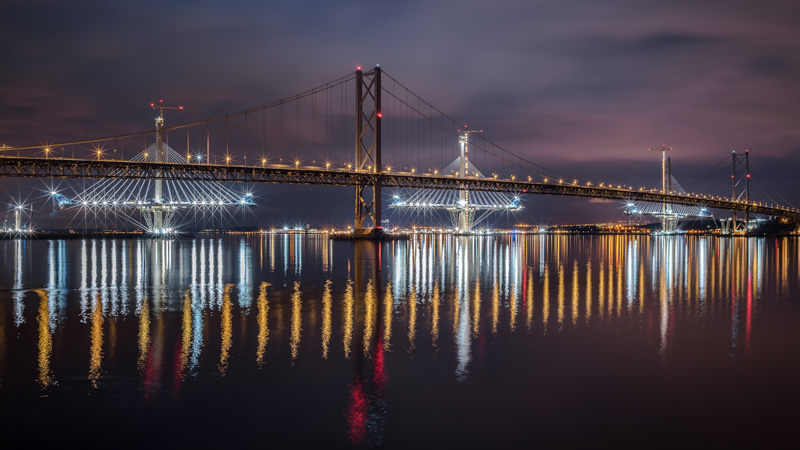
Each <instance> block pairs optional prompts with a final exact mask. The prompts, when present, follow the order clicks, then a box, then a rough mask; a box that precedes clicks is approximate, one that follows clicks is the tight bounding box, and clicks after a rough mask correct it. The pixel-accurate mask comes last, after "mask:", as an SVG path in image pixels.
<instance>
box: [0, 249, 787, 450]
mask: <svg viewBox="0 0 800 450" xmlns="http://www.w3.org/2000/svg"><path fill="white" fill-rule="evenodd" d="M798 255H800V240H797V239H755V238H754V239H749V240H746V239H736V240H725V239H718V238H688V237H674V238H673V237H659V238H655V237H642V236H637V237H625V236H610V237H572V236H560V237H559V236H549V237H544V236H541V237H540V236H528V237H516V238H514V237H497V238H493V237H490V238H477V237H439V236H422V237H418V238H417V239H415V240H412V241H409V242H392V243H386V244H382V245H378V244H372V243H355V244H354V243H350V242H330V241H327V240H326V239H324V238H322V237H314V236H302V235H296V236H289V235H283V236H264V237H261V236H257V237H253V236H250V237H240V236H221V237H217V236H212V237H208V236H207V237H205V238H198V239H196V240H182V241H166V242H158V241H143V240H142V241H139V240H101V239H98V240H84V241H80V240H76V241H31V242H25V241H3V242H0V264H2V273H0V414H2V415H0V421H1V422H0V423H2V425H0V430H2V440H3V442H4V448H11V447H7V445H12V446H21V445H25V446H43V445H58V446H64V445H65V444H68V443H71V442H76V443H79V444H81V445H83V446H87V447H94V446H104V447H110V446H113V447H145V446H148V447H167V446H177V447H201V448H206V447H265V446H269V447H347V446H364V447H370V446H381V445H383V446H389V447H402V448H407V447H435V446H442V447H455V446H461V447H476V446H487V447H488V446H492V447H498V446H514V447H521V446H525V447H577V446H581V447H588V446H593V447H595V446H616V447H637V448H642V447H666V446H677V445H681V446H691V447H694V446H698V445H702V444H715V445H723V444H727V445H733V446H737V447H738V446H766V445H775V444H778V443H782V444H785V443H790V442H794V441H796V440H797V438H796V432H795V427H796V425H797V423H798V419H800V412H799V411H798V405H799V404H800V402H799V401H800V382H799V381H798V375H800V327H799V326H798V325H800V300H798V293H800V285H799V284H798V281H799V280H800V264H799V263H798ZM792 445H793V444H792Z"/></svg>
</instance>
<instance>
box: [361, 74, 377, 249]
mask: <svg viewBox="0 0 800 450" xmlns="http://www.w3.org/2000/svg"><path fill="white" fill-rule="evenodd" d="M381 119H382V114H381V68H380V66H377V67H375V69H373V70H371V71H369V72H366V73H363V72H362V71H361V68H359V69H358V70H357V71H356V155H355V156H356V158H355V170H356V171H357V172H366V173H372V174H374V175H375V176H374V178H372V182H371V183H370V184H368V185H357V186H356V198H355V223H354V225H355V227H354V228H355V233H356V234H357V235H360V236H364V237H365V238H369V237H376V238H377V237H380V236H379V235H380V234H382V230H381V172H382V170H383V167H382V165H381Z"/></svg>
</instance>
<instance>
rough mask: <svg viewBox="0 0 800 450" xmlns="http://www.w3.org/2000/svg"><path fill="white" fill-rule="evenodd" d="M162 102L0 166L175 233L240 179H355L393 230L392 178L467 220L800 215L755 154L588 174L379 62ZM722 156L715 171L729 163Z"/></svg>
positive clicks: (57, 196) (6, 158)
mask: <svg viewBox="0 0 800 450" xmlns="http://www.w3.org/2000/svg"><path fill="white" fill-rule="evenodd" d="M151 106H152V107H153V108H155V109H158V110H159V112H160V114H159V116H158V117H157V118H156V129H155V130H148V131H143V132H140V133H134V134H126V135H118V136H111V137H105V138H99V139H89V140H73V141H69V142H60V143H45V144H41V143H40V144H37V145H21V146H9V147H5V146H4V147H0V177H38V178H51V179H59V178H73V179H84V180H94V181H92V182H93V183H94V184H91V185H90V187H89V188H84V189H83V190H80V191H76V192H75V194H74V195H65V194H64V193H62V192H56V191H52V192H49V193H48V194H50V195H52V196H53V197H54V202H57V203H58V204H59V206H60V207H62V208H79V209H84V210H85V211H88V210H89V209H90V208H94V209H95V210H97V209H102V210H104V211H114V213H115V214H116V213H121V214H124V215H125V217H127V218H129V219H130V220H132V221H135V218H133V216H134V214H136V213H138V214H140V215H141V216H142V217H143V218H144V221H145V222H146V224H145V225H144V228H146V229H147V230H148V231H150V232H152V233H170V232H173V230H174V229H175V227H176V222H175V221H174V220H173V217H174V215H175V214H179V215H180V214H184V215H185V214H191V213H194V215H195V217H196V215H197V214H198V211H199V212H200V214H201V215H202V214H207V213H208V211H213V210H223V209H229V208H241V207H248V206H251V205H253V204H254V200H253V198H252V194H251V193H249V192H247V191H246V190H245V191H243V192H242V193H238V194H237V193H235V192H234V191H233V190H232V189H231V188H230V187H229V186H230V183H245V184H255V183H279V184H307V185H324V186H349V187H354V188H355V202H354V216H355V217H354V227H353V228H354V232H355V233H356V234H360V235H363V236H364V237H370V236H373V235H374V234H375V233H381V232H382V231H381V224H382V220H381V218H382V209H383V193H382V189H384V188H387V189H392V195H391V198H392V200H391V203H390V205H389V207H390V208H393V209H395V210H398V211H401V212H403V211H405V212H408V211H416V212H417V213H418V212H419V211H433V210H447V211H448V212H449V213H450V217H451V220H452V222H453V225H454V227H455V228H456V229H457V230H459V231H462V232H469V231H470V230H471V229H472V228H473V227H474V226H475V225H476V224H477V223H479V222H480V221H481V220H483V219H484V218H486V217H487V216H488V215H491V214H494V213H497V212H514V211H518V210H520V209H521V208H522V206H521V203H520V200H521V198H522V197H523V196H526V195H559V196H570V197H585V198H598V199H611V200H618V201H620V202H623V203H624V204H625V205H627V207H626V214H648V215H651V216H653V217H656V218H658V219H659V220H660V221H661V223H662V229H663V231H665V232H672V231H674V230H675V224H676V223H677V221H678V220H679V219H680V218H683V217H692V216H699V217H704V216H708V215H710V212H709V211H710V210H711V209H722V210H728V211H731V212H732V214H733V215H732V218H731V221H729V222H728V227H726V230H728V231H733V232H735V231H737V229H739V228H740V227H741V226H743V225H745V226H746V224H747V223H748V222H749V215H750V214H758V215H765V216H777V217H786V218H789V219H793V220H798V219H800V210H798V209H796V208H793V207H791V206H787V205H780V204H778V203H777V202H775V201H774V200H772V198H771V197H768V199H766V201H765V199H761V200H756V199H754V198H751V194H750V192H751V190H750V167H749V154H746V153H745V154H740V155H737V154H736V153H734V154H733V159H732V161H733V164H732V166H733V173H734V175H733V190H732V194H731V196H730V197H728V196H721V195H713V194H711V193H698V192H687V191H686V190H684V189H683V188H682V187H681V186H680V184H679V183H678V182H677V180H675V178H674V176H673V175H672V173H671V170H669V167H670V165H669V158H667V157H666V151H667V150H669V149H667V148H666V147H664V148H662V149H657V150H661V152H662V185H661V187H660V188H658V187H656V188H647V187H644V186H642V187H634V186H629V185H622V184H614V183H606V182H592V181H589V180H580V179H577V178H573V177H569V176H566V175H564V174H562V173H559V172H556V171H552V170H549V169H546V168H544V167H542V166H540V165H538V164H536V163H534V162H532V161H530V160H528V159H526V158H523V157H521V156H518V155H516V154H514V153H512V152H510V151H508V150H506V149H504V148H502V147H500V146H498V145H496V144H494V143H493V142H491V141H489V140H488V139H486V138H485V137H483V136H482V134H481V133H480V132H478V131H477V130H472V129H469V128H467V127H466V126H465V125H462V124H461V123H459V122H457V121H456V120H454V119H452V118H451V117H450V116H448V115H447V114H445V113H443V112H442V111H440V110H439V109H437V108H435V107H434V106H433V105H431V104H430V103H428V102H427V101H425V100H423V99H422V98H421V97H420V96H418V95H417V94H415V93H414V92H412V91H411V90H409V89H408V88H407V87H405V86H404V85H403V84H402V83H400V82H399V81H397V80H396V79H395V78H393V77H391V76H390V75H388V74H386V73H385V72H384V71H383V70H382V69H381V68H380V67H375V68H374V69H372V70H369V71H366V72H365V71H362V70H361V68H359V69H358V70H357V71H356V72H355V73H352V74H348V75H346V76H344V77H341V78H339V79H337V80H335V81H333V82H330V83H326V84H324V85H322V86H319V87H316V88H314V89H310V90H308V91H305V92H303V93H300V94H297V95H294V96H292V97H288V98H285V99H281V100H278V101H275V102H272V103H268V104H265V105H262V106H259V107H256V108H251V109H247V110H244V111H239V112H236V113H233V114H227V115H224V116H219V117H215V118H212V119H207V120H203V121H197V122H192V123H186V124H183V125H178V126H172V127H166V126H165V123H164V115H163V113H164V110H166V109H181V110H182V109H183V108H182V107H180V108H170V107H166V106H163V103H159V104H155V103H154V104H151ZM170 135H172V136H173V146H172V147H171V146H170V144H169V137H170ZM153 140H155V142H153V143H152V144H151V143H150V142H152V141H153ZM176 142H177V144H176ZM179 147H183V148H182V149H181V148H179ZM126 148H127V152H128V154H129V155H130V157H129V158H127V159H126V158H125V152H126ZM131 149H133V150H131ZM353 149H354V150H355V151H354V152H353ZM14 152H16V155H14V156H10V155H12V154H13V153H14ZM248 157H249V159H248ZM727 158H729V157H726V160H727ZM743 158H745V159H744V160H743ZM723 161H725V160H723ZM717 166H720V165H719V164H718V165H717ZM717 166H715V168H712V169H713V170H716V168H717ZM721 167H722V169H719V170H717V171H716V172H713V170H712V172H713V173H712V175H714V174H719V173H723V172H724V171H725V170H726V169H727V166H721ZM737 167H739V168H740V169H739V172H738V176H737V172H736V168H737ZM706 178H707V177H706ZM728 186H730V185H728ZM18 209H21V208H19V207H18ZM741 214H744V215H745V217H744V218H742V217H741V216H740V215H741ZM19 217H20V214H19V213H17V229H18V228H19ZM138 223H140V222H138Z"/></svg>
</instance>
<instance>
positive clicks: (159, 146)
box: [151, 117, 165, 232]
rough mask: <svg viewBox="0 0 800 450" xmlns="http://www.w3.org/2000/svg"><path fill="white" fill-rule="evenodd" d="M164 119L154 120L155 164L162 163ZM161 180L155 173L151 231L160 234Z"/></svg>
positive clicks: (161, 226)
mask: <svg viewBox="0 0 800 450" xmlns="http://www.w3.org/2000/svg"><path fill="white" fill-rule="evenodd" d="M163 130H164V118H163V117H157V118H156V162H164V161H165V158H164V141H163V139H164V131H163ZM162 183H163V180H162V179H161V172H160V171H158V172H156V179H155V182H154V183H153V184H154V185H155V195H154V199H153V200H154V203H155V207H154V208H153V230H151V231H155V232H160V231H161V229H162V228H164V216H163V213H162V211H161V208H159V207H158V205H160V204H161V199H162V197H163V195H164V194H163V187H162Z"/></svg>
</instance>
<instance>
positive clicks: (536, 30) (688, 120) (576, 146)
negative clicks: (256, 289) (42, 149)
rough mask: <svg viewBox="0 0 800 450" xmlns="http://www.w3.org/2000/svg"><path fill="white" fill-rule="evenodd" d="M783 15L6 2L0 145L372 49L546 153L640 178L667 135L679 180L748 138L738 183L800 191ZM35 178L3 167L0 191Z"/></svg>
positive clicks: (566, 165) (540, 7)
mask: <svg viewBox="0 0 800 450" xmlns="http://www.w3.org/2000/svg"><path fill="white" fill-rule="evenodd" d="M798 23H800V3H798V2H796V1H760V2H753V1H750V2H742V1H703V2H697V1H662V2H653V1H608V2H597V1H591V0H583V1H570V2H552V1H551V2H537V1H516V2H513V1H492V2H472V1H459V2H429V1H403V2H374V1H373V2H360V1H359V2H348V1H340V2H319V1H317V2H261V1H258V2H256V1H253V2H219V3H214V2H198V1H191V2H189V1H184V2H178V1H174V2H149V1H137V2H113V4H112V2H89V1H74V2H61V1H59V2H56V1H30V0H28V1H14V0H6V1H4V2H3V3H2V6H0V54H2V56H3V57H2V70H0V144H6V145H24V144H35V143H39V142H45V141H47V142H53V141H68V140H73V139H85V138H92V137H97V136H107V135H115V134H122V133H128V132H137V131H142V130H146V129H149V128H152V127H153V117H154V112H153V111H152V110H150V109H149V108H148V105H149V104H150V102H153V101H157V100H158V99H164V100H165V102H169V103H172V104H181V105H185V106H186V111H185V112H182V113H181V115H180V116H179V117H178V118H175V119H171V120H173V122H171V124H173V125H177V124H179V123H184V122H187V121H197V120H202V119H206V118H209V117H213V116H217V115H221V114H226V113H230V112H235V111H238V110H242V109H245V108H249V107H254V106H257V105H261V104H264V103H266V102H270V101H273V100H276V99H279V98H283V97H287V96H290V95H292V94H296V93H299V92H301V91H303V90H305V89H308V88H310V87H314V86H317V85H319V84H322V83H325V82H328V81H331V80H333V79H336V78H338V77H340V76H342V75H345V74H347V73H348V72H352V71H353V70H354V69H355V67H356V66H357V65H363V66H365V67H373V66H374V65H375V64H380V65H381V67H382V68H384V69H385V70H386V71H387V72H388V73H390V74H391V75H392V76H394V77H395V78H397V79H398V80H401V81H402V82H403V83H404V84H405V85H406V86H409V87H410V88H411V89H412V90H413V91H415V92H417V93H419V94H420V95H421V96H422V97H423V98H425V99H426V100H428V101H429V102H431V103H432V104H433V105H435V106H436V107H438V108H439V109H441V110H442V111H445V112H447V113H448V114H449V115H450V116H451V117H454V118H456V119H457V120H460V121H462V122H463V123H466V124H470V126H473V127H475V128H482V129H483V130H484V136H485V137H486V138H488V139H490V140H492V141H493V142H495V143H497V144H498V145H501V146H503V147H504V148H506V149H508V150H510V151H512V152H514V153H516V154H519V155H521V156H524V157H526V158H528V159H530V160H533V161H536V162H537V163H539V164H542V165H544V166H545V167H548V168H551V169H553V170H557V171H560V172H564V173H567V174H570V175H571V176H575V177H577V178H581V179H594V180H598V181H601V180H608V181H613V182H615V183H616V182H618V183H625V184H633V185H637V186H638V185H647V186H651V187H655V186H657V185H659V183H660V179H659V177H660V161H659V155H658V154H657V153H654V152H648V151H647V149H648V148H651V147H660V146H661V145H662V144H666V145H667V146H670V147H672V148H673V150H672V152H671V157H672V160H673V172H674V174H675V176H676V178H677V179H678V180H680V179H681V178H691V177H692V176H694V175H695V174H697V173H699V172H702V171H703V170H705V169H707V168H710V167H711V166H713V165H714V164H716V163H717V162H719V161H720V160H722V159H723V158H725V157H726V156H729V155H730V154H731V151H733V150H735V151H737V152H739V151H744V150H745V149H749V150H750V153H751V166H752V167H753V183H754V185H755V187H753V194H752V195H753V197H754V198H757V199H763V200H764V201H768V199H769V198H772V199H774V200H775V201H777V202H780V203H784V202H783V201H781V199H780V198H779V197H777V194H776V191H778V192H780V194H781V195H782V196H783V197H784V199H785V201H786V202H787V203H789V204H791V205H794V206H800V192H798V191H799V190H798V189H797V188H798V181H797V179H796V175H795V174H796V173H798V171H800V156H799V155H798V147H799V146H800V144H799V143H800V83H799V81H800V27H798V25H797V24H798ZM726 176H728V177H729V175H726ZM717 179H718V183H719V184H722V183H728V184H725V185H724V186H722V187H719V188H718V189H717V192H718V193H719V194H720V195H722V194H729V193H730V190H731V189H730V186H729V183H730V181H729V180H728V181H725V180H724V177H717ZM42 183H43V182H42V181H41V180H34V181H30V180H27V181H23V182H22V183H20V182H19V180H16V179H15V180H2V182H0V187H1V188H2V189H4V190H5V192H0V196H5V197H7V198H0V203H6V202H7V201H8V198H10V196H12V195H17V194H19V195H22V196H23V197H24V196H25V195H29V194H26V192H27V191H28V190H35V189H38V188H40V187H41V185H42ZM708 189H710V188H708ZM256 192H257V195H258V197H259V200H258V202H259V203H260V204H261V205H263V208H260V209H259V211H258V212H257V213H256V215H257V217H258V219H257V220H259V221H260V222H259V223H272V224H282V223H290V222H305V221H309V222H311V224H312V225H318V224H323V223H332V224H345V223H350V221H351V220H352V219H351V218H352V202H353V201H352V189H346V188H324V187H316V188H315V187H293V186H261V187H258V188H257V189H256ZM301 198H302V201H299V200H300V199H301ZM524 205H525V207H526V210H525V212H524V213H521V214H520V215H518V216H517V217H515V218H513V219H512V220H513V221H531V222H547V223H579V222H586V221H592V222H594V221H616V220H620V219H621V218H622V214H621V211H622V209H621V208H620V205H619V204H617V203H615V202H610V203H609V202H600V201H588V200H585V199H569V200H564V199H559V198H552V197H549V198H548V197H538V198H537V197H528V198H526V199H525V203H524ZM442 219H443V220H444V216H442ZM251 225H252V224H251Z"/></svg>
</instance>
